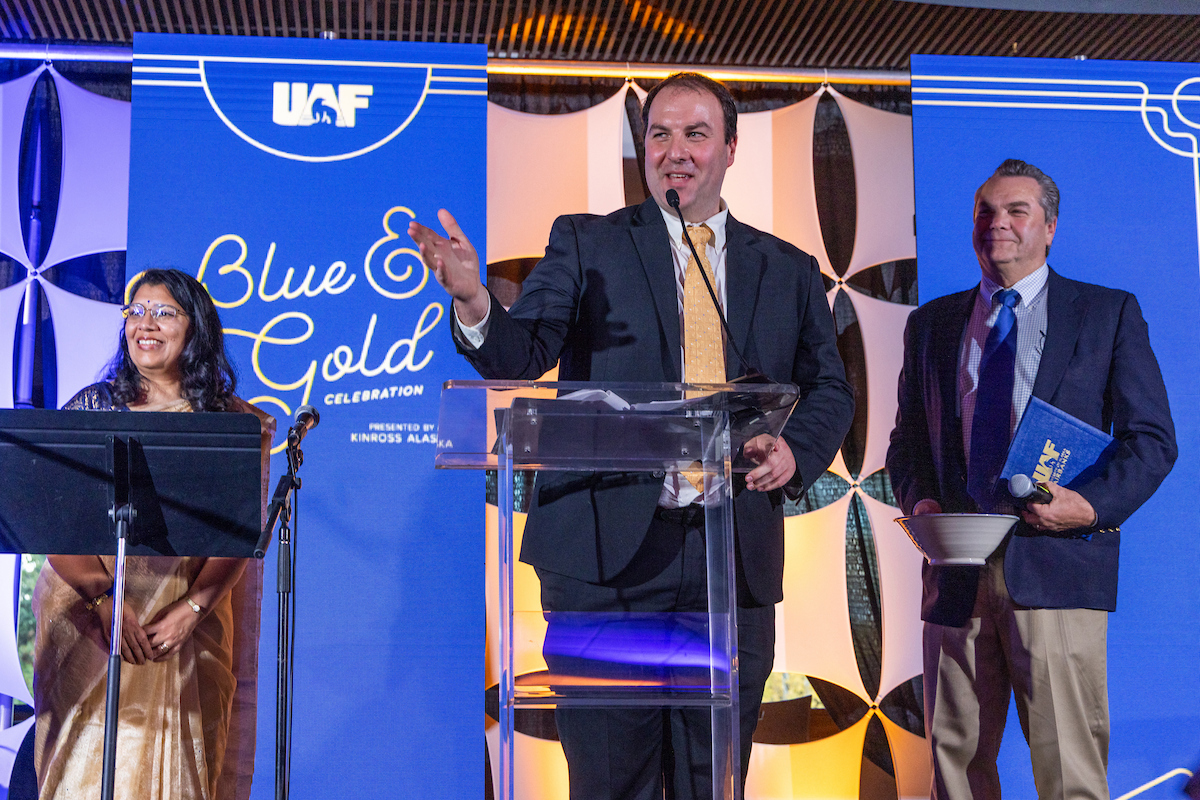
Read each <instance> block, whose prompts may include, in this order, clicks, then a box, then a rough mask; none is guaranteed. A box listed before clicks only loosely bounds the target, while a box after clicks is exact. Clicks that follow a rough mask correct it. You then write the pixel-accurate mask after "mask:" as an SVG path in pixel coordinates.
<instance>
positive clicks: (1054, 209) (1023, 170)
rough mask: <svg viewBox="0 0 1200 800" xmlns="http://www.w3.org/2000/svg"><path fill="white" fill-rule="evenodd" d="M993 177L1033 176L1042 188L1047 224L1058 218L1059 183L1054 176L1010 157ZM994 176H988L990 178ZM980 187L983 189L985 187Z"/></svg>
mask: <svg viewBox="0 0 1200 800" xmlns="http://www.w3.org/2000/svg"><path fill="white" fill-rule="evenodd" d="M992 178H1033V179H1034V180H1035V181H1037V185H1038V187H1039V188H1040V189H1041V190H1042V198H1041V201H1040V202H1041V206H1042V211H1044V212H1045V213H1046V224H1047V225H1049V224H1050V223H1051V222H1054V221H1055V220H1056V219H1058V184H1056V183H1055V182H1054V179H1053V178H1051V177H1050V176H1049V175H1047V174H1046V173H1044V172H1042V171H1041V170H1040V169H1038V168H1037V167H1035V166H1034V165H1033V164H1027V163H1026V162H1024V161H1022V160H1021V159H1019V158H1010V159H1008V160H1006V161H1005V162H1004V163H1003V164H1001V165H1000V166H998V167H996V171H995V172H993V173H992ZM992 178H988V180H991V179H992ZM979 188H980V189H982V188H983V187H982V186H981V187H979ZM975 196H976V198H978V197H979V193H978V192H976V194H975Z"/></svg>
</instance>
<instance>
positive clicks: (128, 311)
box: [121, 303, 187, 322]
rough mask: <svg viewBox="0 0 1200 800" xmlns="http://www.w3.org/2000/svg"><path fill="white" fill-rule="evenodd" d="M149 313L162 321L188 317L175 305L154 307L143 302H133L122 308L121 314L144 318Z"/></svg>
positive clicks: (125, 316)
mask: <svg viewBox="0 0 1200 800" xmlns="http://www.w3.org/2000/svg"><path fill="white" fill-rule="evenodd" d="M147 314H149V315H150V316H152V317H154V319H156V320H158V321H159V322H162V321H163V320H167V321H171V320H174V319H175V318H176V317H186V316H187V314H184V313H183V312H182V311H180V310H179V309H177V308H175V307H174V306H155V307H154V308H146V307H145V306H144V305H142V304H141V303H133V304H131V305H127V306H125V307H124V308H122V309H121V316H123V317H124V318H125V319H131V318H132V319H142V318H143V317H145V316H146V315H147Z"/></svg>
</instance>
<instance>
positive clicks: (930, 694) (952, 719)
mask: <svg viewBox="0 0 1200 800" xmlns="http://www.w3.org/2000/svg"><path fill="white" fill-rule="evenodd" d="M1058 197H1059V195H1058V187H1057V186H1055V184H1054V181H1052V180H1051V179H1050V178H1049V176H1047V175H1046V174H1045V173H1043V172H1042V171H1041V170H1039V169H1038V168H1037V167H1034V166H1032V165H1031V164H1026V163H1025V162H1023V161H1018V160H1015V159H1010V160H1008V161H1005V162H1004V163H1003V164H1001V165H1000V167H999V169H997V170H996V172H995V174H993V175H992V177H991V178H989V179H988V180H987V181H986V182H985V183H984V184H983V186H981V187H980V188H979V190H978V191H977V192H976V194H975V212H974V217H975V227H974V235H973V240H974V244H975V253H976V256H977V257H978V259H979V265H980V267H981V270H982V280H981V282H980V284H979V286H977V287H975V288H972V289H970V290H968V291H965V292H960V293H958V294H952V295H949V296H947V297H942V298H938V299H937V300H933V301H931V302H929V303H927V304H926V305H924V306H922V307H921V308H919V309H917V310H916V311H914V312H913V313H912V316H910V317H909V320H908V327H907V330H906V331H905V340H904V366H903V370H902V372H901V374H900V389H899V400H900V403H899V410H898V411H897V414H896V428H895V430H893V431H892V439H891V447H890V448H889V449H888V456H887V467H888V473H889V474H890V476H891V480H892V486H893V487H894V488H895V491H896V497H897V499H898V500H899V502H900V505H901V506H902V507H903V508H904V510H905V512H907V513H910V514H926V513H939V512H978V511H984V512H997V513H1015V512H1016V511H1017V509H1016V508H1015V506H1014V501H1013V499H1012V497H1011V496H1010V495H1009V494H1008V493H1007V491H1006V490H1005V488H1004V487H1003V486H1002V485H1001V484H1002V482H998V481H997V480H996V478H997V476H998V475H999V473H1000V470H1001V468H1002V467H1003V465H1004V462H1005V460H1006V456H1007V451H1008V445H1009V441H1010V440H1011V437H1012V433H1013V431H1014V430H1015V428H1016V424H1017V422H1018V420H1020V418H1021V415H1022V413H1023V412H1024V410H1025V407H1026V405H1027V404H1028V402H1029V398H1030V397H1031V396H1033V397H1037V398H1040V399H1042V400H1045V401H1046V402H1048V403H1050V404H1051V405H1053V406H1055V407H1057V408H1059V409H1061V410H1063V411H1065V412H1066V413H1068V414H1070V415H1071V416H1074V417H1076V418H1078V419H1081V420H1083V421H1084V422H1086V423H1088V424H1090V425H1092V426H1093V427H1096V428H1099V429H1101V430H1103V431H1110V432H1111V433H1112V435H1113V436H1114V437H1115V438H1116V440H1117V444H1118V446H1117V449H1116V451H1115V454H1114V455H1113V456H1112V458H1111V460H1109V461H1108V462H1107V465H1106V466H1105V467H1104V468H1103V469H1101V470H1100V471H1098V472H1097V473H1096V474H1095V475H1094V476H1093V477H1092V478H1091V479H1089V480H1085V481H1084V482H1083V483H1082V484H1080V485H1077V486H1075V487H1074V488H1073V489H1068V488H1066V487H1063V486H1057V485H1055V484H1049V490H1050V493H1051V495H1052V496H1053V497H1052V499H1051V501H1050V502H1049V503H1047V504H1044V505H1042V504H1029V505H1028V506H1026V507H1025V508H1023V509H1021V510H1020V515H1021V517H1022V521H1021V522H1019V523H1018V524H1017V527H1016V529H1015V531H1014V532H1013V534H1012V535H1010V537H1009V538H1008V539H1006V540H1005V541H1004V542H1003V543H1002V544H1001V545H1000V547H999V549H997V551H996V552H995V553H994V554H993V555H992V556H991V558H989V559H988V562H987V565H986V566H984V567H931V566H929V564H925V566H924V572H923V581H924V596H923V599H922V607H921V617H922V619H924V620H925V632H924V662H925V664H924V666H925V730H926V734H927V738H928V739H929V742H930V745H931V747H932V749H933V773H934V781H933V796H934V797H935V798H939V800H947V799H950V800H963V799H964V798H988V799H989V800H990V799H991V798H995V799H996V800H999V797H1000V780H999V775H998V772H997V769H996V756H997V754H998V753H999V750H1000V739H1001V737H1002V735H1003V733H1004V726H1005V718H1006V716H1007V714H1008V703H1009V695H1010V693H1011V694H1012V695H1013V696H1015V698H1016V705H1017V710H1018V712H1019V713H1020V715H1021V725H1022V728H1023V729H1024V731H1025V736H1026V739H1027V740H1028V742H1029V749H1030V753H1031V756H1032V759H1031V760H1032V762H1033V777H1034V782H1035V783H1036V785H1037V790H1038V797H1041V798H1072V799H1073V800H1074V799H1075V798H1098V799H1100V800H1106V798H1107V797H1108V782H1107V777H1106V771H1107V763H1108V729H1109V726H1108V690H1107V668H1106V658H1107V649H1106V647H1107V645H1106V633H1107V629H1108V628H1107V626H1108V612H1109V611H1113V610H1115V608H1116V601H1117V551H1118V547H1119V545H1120V536H1121V534H1120V525H1121V523H1123V522H1124V521H1125V520H1126V518H1128V517H1129V515H1130V514H1132V513H1133V512H1134V511H1136V510H1137V509H1138V507H1139V506H1141V505H1142V503H1144V502H1145V501H1146V500H1147V499H1149V497H1150V495H1152V494H1153V493H1154V491H1155V490H1156V489H1157V488H1158V485H1159V484H1160V483H1161V482H1162V480H1163V478H1164V477H1166V475H1167V473H1168V472H1169V471H1170V470H1171V466H1172V465H1173V464H1174V462H1175V456H1176V453H1177V451H1176V447H1175V428H1174V425H1173V424H1172V422H1171V411H1170V408H1169V407H1168V404H1167V392H1166V388H1165V387H1164V385H1163V379H1162V374H1161V373H1160V372H1159V368H1158V361H1157V360H1156V359H1155V357H1154V353H1153V351H1152V350H1151V349H1150V338H1149V333H1148V330H1147V327H1146V323H1145V321H1144V320H1143V319H1142V312H1141V309H1140V308H1139V307H1138V302H1137V300H1136V299H1135V298H1134V296H1133V295H1131V294H1129V293H1128V292H1122V291H1118V290H1116V289H1107V288H1104V287H1102V286H1095V285H1092V284H1087V283H1079V282H1077V281H1072V280H1068V279H1066V278H1063V277H1062V276H1060V275H1059V274H1058V273H1056V272H1054V271H1053V270H1051V269H1050V268H1049V267H1048V266H1047V265H1046V257H1047V255H1048V254H1049V252H1050V243H1051V241H1053V239H1054V233H1055V230H1056V229H1057V225H1058Z"/></svg>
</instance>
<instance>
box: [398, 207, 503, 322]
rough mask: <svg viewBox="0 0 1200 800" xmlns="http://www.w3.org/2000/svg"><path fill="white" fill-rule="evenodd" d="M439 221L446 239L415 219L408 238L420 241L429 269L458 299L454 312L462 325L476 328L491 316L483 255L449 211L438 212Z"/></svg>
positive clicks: (409, 229)
mask: <svg viewBox="0 0 1200 800" xmlns="http://www.w3.org/2000/svg"><path fill="white" fill-rule="evenodd" d="M438 219H439V220H440V221H441V223H442V227H443V228H444V229H445V230H446V236H441V235H439V234H438V233H436V232H435V231H433V230H432V229H430V228H427V227H425V226H424V225H422V224H421V223H419V222H416V221H415V220H414V221H413V222H410V223H409V224H408V235H409V236H411V237H412V240H413V241H414V242H416V244H417V249H418V250H420V252H421V259H422V260H423V261H424V262H425V266H427V267H429V269H430V271H432V272H433V276H434V277H435V278H437V282H438V283H439V284H441V286H442V288H443V289H445V290H446V292H447V293H448V294H449V295H450V296H451V297H452V298H454V310H455V312H457V314H458V320H459V322H461V323H462V324H463V325H475V324H477V323H478V322H479V321H480V320H482V319H483V318H484V316H485V315H486V314H487V309H488V305H489V304H490V303H491V298H490V296H489V295H488V293H487V290H486V289H485V288H483V284H482V283H481V282H480V280H479V255H478V254H477V253H476V252H475V248H474V247H473V246H472V245H471V242H470V240H468V239H467V237H466V235H465V234H463V232H462V228H460V227H459V226H458V222H457V221H456V220H455V219H454V216H453V215H451V213H450V212H449V211H447V210H446V209H444V208H443V209H442V210H441V211H439V212H438Z"/></svg>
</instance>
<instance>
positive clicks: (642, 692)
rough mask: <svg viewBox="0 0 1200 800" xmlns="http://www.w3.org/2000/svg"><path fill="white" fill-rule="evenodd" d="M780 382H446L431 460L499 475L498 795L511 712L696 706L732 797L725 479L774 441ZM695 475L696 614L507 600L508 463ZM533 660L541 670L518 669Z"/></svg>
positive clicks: (791, 395) (733, 626) (728, 493)
mask: <svg viewBox="0 0 1200 800" xmlns="http://www.w3.org/2000/svg"><path fill="white" fill-rule="evenodd" d="M798 396H799V390H798V389H797V388H796V387H795V386H791V385H775V384H711V385H709V384H678V383H676V384H645V383H637V384H608V385H603V386H601V385H599V384H596V383H568V382H554V383H550V382H542V383H537V382H529V381H448V382H447V383H446V384H445V385H444V387H443V389H442V397H441V408H440V412H439V419H438V448H437V456H436V466H437V467H438V468H442V469H495V470H497V486H498V493H497V506H498V510H499V546H500V552H499V560H498V563H499V568H500V575H499V583H498V585H499V587H500V614H499V618H500V681H499V694H500V719H499V722H500V742H501V745H500V753H499V764H500V769H499V785H500V797H502V798H506V800H512V797H513V792H514V770H513V764H514V754H513V743H514V729H513V712H514V710H515V709H516V708H517V707H518V706H520V707H524V708H555V707H565V706H577V707H582V706H591V707H597V706H694V707H708V708H710V709H711V714H712V752H713V762H712V765H713V766H712V779H713V797H714V798H721V799H722V800H739V798H740V795H741V781H740V780H739V764H740V757H739V753H740V742H739V741H738V739H739V736H738V695H737V687H738V660H737V593H736V586H735V573H734V538H733V482H732V476H733V474H734V473H735V472H748V471H749V470H750V469H752V468H753V467H754V464H753V463H751V462H750V461H749V460H747V459H745V458H744V457H743V456H741V448H742V445H743V443H745V442H746V441H747V440H749V439H752V438H754V437H755V436H758V435H760V434H769V435H771V436H778V435H779V433H780V431H781V430H782V429H783V426H784V424H785V423H786V422H787V419H788V417H789V416H790V414H791V412H792V409H793V407H794V406H795V404H796V402H797V399H798ZM530 469H534V470H539V471H552V470H571V471H597V472H651V473H665V472H673V471H679V470H685V469H686V470H692V471H698V472H702V473H703V475H704V480H705V485H706V495H707V496H709V497H712V495H713V494H714V493H715V494H717V495H718V496H719V498H720V499H719V502H716V503H710V504H709V505H708V506H707V507H706V509H705V526H706V529H705V536H706V555H707V564H708V611H707V613H694V612H691V613H688V612H675V613H663V614H647V613H603V614H597V613H587V614H585V613H566V612H542V611H541V610H526V609H515V608H514V606H513V568H514V563H513V541H514V528H513V513H514V508H513V501H514V493H513V479H514V471H515V470H530ZM542 660H544V662H545V664H546V665H547V669H541V670H536V669H535V670H526V671H524V672H522V673H521V674H518V671H517V670H516V669H514V666H515V665H517V664H523V665H526V666H528V665H529V664H530V663H531V662H539V663H540V662H541V661H542Z"/></svg>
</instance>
